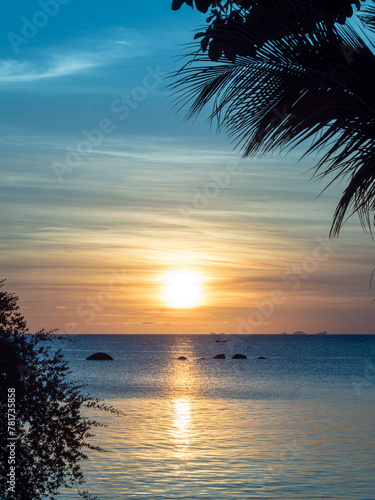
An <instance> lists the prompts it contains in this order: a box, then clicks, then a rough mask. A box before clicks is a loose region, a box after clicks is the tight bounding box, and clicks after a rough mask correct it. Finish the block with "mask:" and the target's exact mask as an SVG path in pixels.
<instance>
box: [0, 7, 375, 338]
mask: <svg viewBox="0 0 375 500" xmlns="http://www.w3.org/2000/svg"><path fill="white" fill-rule="evenodd" d="M170 4H171V2H170V1H167V0H166V1H158V2H155V1H150V0H146V1H143V2H126V1H124V0H121V1H120V0H111V2H110V6H109V3H108V2H105V1H103V0H94V1H92V0H90V1H88V0H59V2H57V0H48V1H47V0H45V1H43V0H39V1H34V0H20V1H19V2H17V3H9V4H8V5H7V9H6V12H4V14H3V16H2V17H1V19H0V30H1V37H0V99H1V109H2V113H1V115H0V129H1V135H0V150H1V158H2V160H1V166H0V168H1V184H0V223H1V230H0V265H1V276H2V277H3V278H6V280H7V282H6V289H7V290H8V291H11V292H14V293H15V294H17V295H18V296H19V299H20V305H21V312H22V314H23V315H24V316H25V318H26V320H27V322H28V325H29V328H30V330H31V331H37V330H39V329H42V328H45V329H47V330H49V329H53V328H58V329H59V331H60V332H62V333H64V332H65V333H82V334H91V333H98V334H100V333H103V334H104V333H110V334H117V333H131V334H133V333H147V334H152V333H202V334H204V333H210V332H211V331H215V332H217V333H220V332H226V333H229V334H246V333H254V334H264V333H282V332H288V333H293V332H294V331H295V330H302V331H305V332H307V333H316V332H319V331H323V330H327V331H328V333H332V334H341V333H343V334H356V333H364V334H371V333H375V331H374V327H373V324H374V321H373V319H374V307H375V306H374V305H373V304H372V301H373V299H374V289H372V290H369V284H370V276H371V272H372V270H373V268H374V263H375V255H374V243H373V241H372V240H371V238H370V236H369V235H368V234H365V233H364V232H363V230H362V229H361V227H360V224H359V222H358V219H356V218H355V217H353V219H352V220H350V221H349V222H348V223H347V224H346V225H345V226H344V228H343V230H342V232H341V236H340V238H339V239H338V240H335V241H333V240H328V234H329V229H330V226H331V222H332V215H333V212H334V208H335V205H336V203H337V202H338V200H339V197H340V195H341V193H342V191H343V189H344V187H345V182H343V183H341V184H335V185H334V186H332V187H331V188H329V189H327V190H326V191H324V193H322V194H321V192H322V190H323V189H324V187H325V184H324V183H319V182H317V181H316V180H312V179H311V169H312V168H313V167H314V165H315V163H316V161H317V159H316V158H315V157H309V158H305V159H303V160H301V161H299V158H300V156H301V150H295V151H293V152H291V153H289V154H288V155H286V154H276V153H275V154H273V155H267V156H265V157H262V158H255V159H251V160H249V159H242V158H241V155H240V152H239V151H238V150H235V149H234V147H233V144H231V142H230V140H229V139H228V138H227V137H226V136H225V134H217V133H216V131H215V129H214V128H212V127H210V125H209V124H208V123H207V121H206V120H205V118H204V117H203V116H202V117H201V118H199V119H198V120H196V121H195V122H194V123H190V122H189V123H186V122H185V121H184V114H183V112H177V111H176V109H175V108H174V107H173V103H172V98H171V95H170V92H168V91H166V90H165V86H166V84H167V83H168V80H167V79H166V75H168V74H169V73H171V72H173V71H176V70H177V69H178V68H179V67H180V66H181V64H183V61H182V60H181V54H182V52H183V49H184V48H183V45H184V44H186V43H189V42H191V41H192V38H193V35H194V31H195V29H196V28H197V27H198V26H199V25H200V24H202V23H204V20H205V16H204V15H201V14H199V13H198V12H196V11H192V10H191V9H190V8H188V7H187V6H184V8H182V9H181V10H180V11H178V12H172V11H171V5H170ZM319 195H320V196H319ZM177 272H184V273H186V274H187V275H190V276H193V277H194V279H195V280H196V281H199V286H200V287H201V295H202V298H201V300H200V302H199V304H198V305H195V306H193V307H173V306H172V305H171V303H170V302H167V301H166V300H165V287H166V286H167V285H166V280H167V278H166V277H167V276H176V273H177ZM177 276H178V275H177ZM184 287H185V284H184V282H183V281H182V282H181V283H180V289H181V288H184ZM170 291H171V290H170ZM172 292H174V290H172ZM176 293H177V294H178V293H181V290H178V287H177V290H176Z"/></svg>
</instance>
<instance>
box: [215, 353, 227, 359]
mask: <svg viewBox="0 0 375 500" xmlns="http://www.w3.org/2000/svg"><path fill="white" fill-rule="evenodd" d="M212 359H225V354H218V355H217V356H214V357H213V358H212Z"/></svg>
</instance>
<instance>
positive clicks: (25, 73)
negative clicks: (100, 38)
mask: <svg viewBox="0 0 375 500" xmlns="http://www.w3.org/2000/svg"><path fill="white" fill-rule="evenodd" d="M95 65H96V63H95V62H93V61H89V60H88V59H87V58H82V57H79V56H78V57H68V56H55V57H52V58H51V59H50V60H49V61H48V62H47V63H46V64H43V66H38V64H36V63H34V62H30V61H23V62H21V61H16V60H14V59H8V60H4V59H3V60H1V61H0V82H4V83H5V82H32V81H35V80H41V79H44V78H55V77H59V76H64V75H70V74H72V73H77V72H79V71H82V70H85V69H88V68H92V67H93V66H95Z"/></svg>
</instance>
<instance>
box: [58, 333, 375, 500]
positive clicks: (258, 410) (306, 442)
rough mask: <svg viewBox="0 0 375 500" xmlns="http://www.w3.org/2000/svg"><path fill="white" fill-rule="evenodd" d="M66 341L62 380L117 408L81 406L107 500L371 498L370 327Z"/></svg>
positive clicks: (91, 471) (89, 473)
mask: <svg viewBox="0 0 375 500" xmlns="http://www.w3.org/2000/svg"><path fill="white" fill-rule="evenodd" d="M70 338H71V340H72V342H67V341H56V342H53V344H55V346H56V345H57V342H58V345H59V347H61V349H62V352H63V354H64V356H65V358H66V360H67V361H68V363H69V366H70V368H71V374H70V375H69V377H70V378H72V379H74V380H78V381H80V382H83V383H85V384H86V387H85V389H84V390H83V392H87V393H89V394H90V395H91V396H93V397H98V398H101V399H102V400H103V402H105V403H106V404H107V405H113V406H114V407H116V408H117V409H119V410H121V411H122V412H123V414H122V415H114V414H111V413H108V412H105V411H99V410H97V409H91V410H86V415H88V416H90V417H91V418H95V419H97V420H98V421H100V422H101V423H103V424H105V426H103V427H97V428H95V429H94V430H93V432H94V433H95V437H93V438H91V440H90V442H91V443H92V444H94V445H98V446H100V447H102V448H103V449H104V451H91V450H89V451H88V457H89V459H88V460H87V461H85V462H84V463H83V465H82V469H83V472H84V476H85V480H86V484H85V485H84V486H83V487H82V488H84V489H87V490H88V491H89V492H90V493H91V494H93V495H96V496H97V497H98V498H100V499H101V500H124V499H139V500H141V499H155V500H156V499H160V500H164V499H174V500H183V499H189V500H193V499H210V500H235V499H236V500H245V499H263V500H265V499H278V500H292V499H300V500H312V499H314V500H317V499H335V500H336V499H337V500H339V499H340V500H342V499H348V500H356V499H358V500H359V499H361V500H375V427H374V423H375V422H374V417H375V336H372V335H228V337H227V340H228V341H227V342H216V341H215V340H216V339H217V338H218V337H215V336H213V335H71V336H70ZM95 352H105V353H107V354H109V355H110V356H112V358H113V361H88V360H86V358H87V357H88V356H89V355H91V354H93V353H95ZM218 354H225V359H214V356H216V355H218ZM235 354H244V355H246V357H247V358H246V359H233V358H232V356H233V355H235ZM180 356H184V357H186V358H187V359H185V360H181V359H178V358H179V357H180ZM259 358H264V359H259ZM59 498H61V500H78V499H79V498H80V497H79V496H78V494H77V492H76V490H75V489H74V488H73V489H66V488H65V489H62V490H61V492H60V497H59Z"/></svg>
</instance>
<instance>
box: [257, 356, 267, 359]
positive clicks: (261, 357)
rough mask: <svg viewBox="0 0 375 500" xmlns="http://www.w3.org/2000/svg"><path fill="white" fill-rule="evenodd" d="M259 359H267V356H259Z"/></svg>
mask: <svg viewBox="0 0 375 500" xmlns="http://www.w3.org/2000/svg"><path fill="white" fill-rule="evenodd" d="M257 359H267V358H265V357H264V356H259V358H257Z"/></svg>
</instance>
